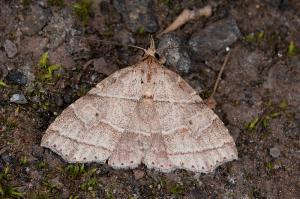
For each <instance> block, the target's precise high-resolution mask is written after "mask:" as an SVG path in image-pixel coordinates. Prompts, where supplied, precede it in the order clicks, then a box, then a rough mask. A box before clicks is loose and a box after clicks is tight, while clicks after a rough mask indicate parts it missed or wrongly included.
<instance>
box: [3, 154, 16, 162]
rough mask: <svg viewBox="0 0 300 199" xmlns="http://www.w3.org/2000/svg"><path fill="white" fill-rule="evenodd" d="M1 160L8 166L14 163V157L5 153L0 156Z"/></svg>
mask: <svg viewBox="0 0 300 199" xmlns="http://www.w3.org/2000/svg"><path fill="white" fill-rule="evenodd" d="M1 159H2V160H3V161H4V162H5V163H9V164H12V163H14V162H15V159H14V157H13V156H12V155H11V154H10V153H8V152H5V153H3V154H2V155H1Z"/></svg>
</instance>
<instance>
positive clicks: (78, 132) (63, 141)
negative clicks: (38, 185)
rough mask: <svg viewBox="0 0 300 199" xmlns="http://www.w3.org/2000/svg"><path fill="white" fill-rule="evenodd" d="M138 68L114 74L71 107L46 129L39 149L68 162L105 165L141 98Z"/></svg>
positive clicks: (139, 69)
mask: <svg viewBox="0 0 300 199" xmlns="http://www.w3.org/2000/svg"><path fill="white" fill-rule="evenodd" d="M141 67H142V65H139V66H132V67H127V68H125V69H122V70H120V71H117V72H116V73H114V74H113V75H111V76H110V77H108V78H106V79H105V80H103V81H102V82H100V83H99V84H97V86H96V87H95V88H94V89H92V90H91V91H90V92H88V93H87V95H85V96H83V97H81V98H80V99H78V100H77V101H75V102H74V103H73V104H71V105H70V106H69V107H68V108H66V109H65V110H64V111H63V112H62V113H61V114H60V115H59V116H58V117H57V118H56V119H55V121H54V122H53V123H52V124H51V125H50V126H49V128H48V129H47V131H46V133H45V135H44V136H43V138H42V142H41V145H42V146H44V147H47V148H49V149H51V150H53V151H55V152H56V153H58V154H59V155H60V156H61V157H62V158H63V159H65V160H66V161H67V162H105V161H106V160H107V159H108V158H109V157H110V156H111V154H112V153H113V152H114V151H115V150H116V145H117V144H118V143H121V142H120V140H123V138H124V133H126V131H125V127H126V126H128V123H129V120H130V119H129V118H128V115H130V114H131V113H132V112H133V110H134V109H135V107H136V104H137V101H138V99H139V98H140V97H139V96H140V95H141V94H140V92H141V87H140V85H141V83H140V79H138V78H139V77H140V76H141ZM125 136H127V135H125ZM135 159H138V156H133V159H132V160H133V161H134V164H135V165H136V162H139V163H140V161H137V160H135ZM132 160H131V161H132ZM132 164H133V163H132ZM127 166H128V165H127Z"/></svg>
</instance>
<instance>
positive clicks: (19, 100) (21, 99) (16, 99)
mask: <svg viewBox="0 0 300 199" xmlns="http://www.w3.org/2000/svg"><path fill="white" fill-rule="evenodd" d="M10 102H12V103H16V104H27V103H28V101H27V99H26V98H25V96H24V95H23V94H13V95H12V96H11V98H10Z"/></svg>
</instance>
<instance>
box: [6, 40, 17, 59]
mask: <svg viewBox="0 0 300 199" xmlns="http://www.w3.org/2000/svg"><path fill="white" fill-rule="evenodd" d="M3 47H4V49H5V52H6V54H7V57H9V58H13V57H14V56H16V54H17V53H18V49H17V47H16V45H15V44H14V43H13V42H12V41H10V40H8V39H7V40H5V42H4V44H3Z"/></svg>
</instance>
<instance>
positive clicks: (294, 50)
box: [287, 41, 299, 57]
mask: <svg viewBox="0 0 300 199" xmlns="http://www.w3.org/2000/svg"><path fill="white" fill-rule="evenodd" d="M298 53H299V49H298V47H297V46H296V44H295V43H294V42H293V41H291V42H290V44H289V46H288V49H287V55H288V56H289V57H294V56H296V55H297V54H298Z"/></svg>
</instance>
